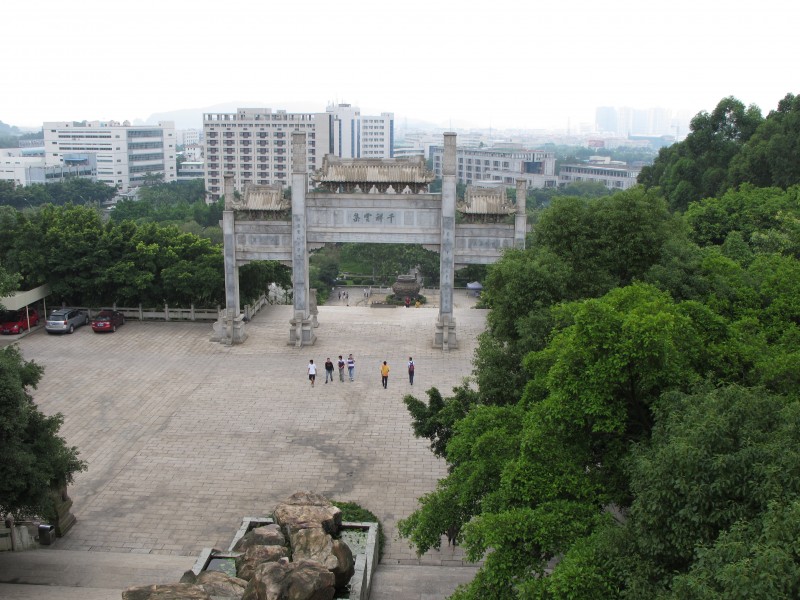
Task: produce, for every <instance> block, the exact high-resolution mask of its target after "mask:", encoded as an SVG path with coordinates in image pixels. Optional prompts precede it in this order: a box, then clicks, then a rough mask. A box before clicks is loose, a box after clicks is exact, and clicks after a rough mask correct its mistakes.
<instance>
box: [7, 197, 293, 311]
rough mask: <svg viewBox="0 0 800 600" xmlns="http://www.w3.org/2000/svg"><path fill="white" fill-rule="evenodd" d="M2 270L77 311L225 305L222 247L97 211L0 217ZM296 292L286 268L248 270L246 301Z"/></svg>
mask: <svg viewBox="0 0 800 600" xmlns="http://www.w3.org/2000/svg"><path fill="white" fill-rule="evenodd" d="M0 225H2V227H0V263H1V264H2V265H4V266H5V268H6V269H7V270H8V271H9V272H10V273H16V274H19V276H20V278H21V286H22V287H23V289H30V288H33V287H36V286H38V285H42V284H44V283H48V284H50V286H51V290H52V293H53V296H54V299H55V300H56V301H57V302H65V303H67V304H71V305H76V306H94V307H97V306H107V305H111V304H114V303H116V304H117V305H118V306H137V305H138V304H140V303H141V304H143V305H145V306H161V305H163V304H164V303H166V304H169V305H171V306H184V307H188V306H189V305H190V304H194V305H195V306H198V307H216V306H220V305H222V304H224V295H223V294H224V280H223V257H222V248H221V247H220V246H219V245H218V244H214V243H212V242H211V241H210V240H209V239H207V238H203V237H198V236H197V235H194V234H192V233H184V232H183V231H181V230H180V229H179V228H178V227H177V226H176V225H161V224H158V223H153V222H147V221H143V222H142V223H141V224H136V223H134V222H133V221H130V220H124V221H121V222H116V221H114V220H111V221H107V222H103V220H102V218H101V216H100V213H99V212H98V210H97V209H96V208H94V207H89V206H75V205H71V204H68V205H66V206H60V207H59V206H53V205H45V206H43V207H41V208H40V209H38V210H36V211H26V212H17V211H15V210H13V209H9V208H7V209H6V210H2V211H0ZM272 282H276V283H278V284H281V285H288V283H289V276H288V272H287V270H286V269H285V268H284V267H281V266H280V265H277V264H272V263H270V264H269V265H260V266H258V265H254V266H249V267H244V268H242V270H241V272H240V286H241V298H242V302H243V303H244V302H249V301H250V300H252V299H255V298H257V297H258V296H259V295H261V294H263V293H265V292H266V290H267V287H268V285H269V284H270V283H272Z"/></svg>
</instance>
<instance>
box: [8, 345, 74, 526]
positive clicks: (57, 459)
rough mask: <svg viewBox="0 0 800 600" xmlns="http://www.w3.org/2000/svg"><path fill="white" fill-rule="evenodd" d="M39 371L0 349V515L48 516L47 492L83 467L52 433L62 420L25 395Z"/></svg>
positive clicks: (15, 354)
mask: <svg viewBox="0 0 800 600" xmlns="http://www.w3.org/2000/svg"><path fill="white" fill-rule="evenodd" d="M41 376H42V367H40V366H39V365H37V364H35V363H34V362H31V361H27V362H26V361H25V360H23V358H22V355H21V354H20V351H19V349H18V347H17V346H6V347H5V348H3V349H1V350H0V514H5V513H11V514H13V515H15V516H17V517H30V516H32V515H38V516H40V517H44V518H49V517H51V516H53V515H52V499H51V496H50V494H51V491H52V489H53V488H54V487H57V486H60V485H63V484H65V483H69V482H70V481H72V477H73V475H74V474H75V473H77V472H79V471H82V470H83V469H85V468H86V465H85V463H84V462H83V461H81V460H80V459H79V458H78V451H77V450H76V449H75V448H74V447H69V446H67V445H66V443H65V441H64V439H63V438H61V437H60V436H59V435H58V430H59V428H60V427H61V423H62V421H63V418H62V416H61V415H60V414H56V415H53V416H49V417H48V416H46V415H44V414H43V413H42V412H41V411H40V410H39V409H38V408H37V407H36V404H35V403H34V402H33V398H32V397H31V395H30V393H29V389H30V388H35V387H36V385H37V384H38V382H39V380H40V378H41Z"/></svg>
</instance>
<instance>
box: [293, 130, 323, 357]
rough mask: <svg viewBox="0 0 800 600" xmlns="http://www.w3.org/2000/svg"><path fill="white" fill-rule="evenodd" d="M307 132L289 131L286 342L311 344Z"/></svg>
mask: <svg viewBox="0 0 800 600" xmlns="http://www.w3.org/2000/svg"><path fill="white" fill-rule="evenodd" d="M307 190H308V170H307V168H306V134H305V133H302V132H299V131H295V132H294V133H292V293H293V296H294V316H293V317H292V319H291V320H290V321H289V324H290V327H289V345H292V346H296V347H298V348H300V347H302V346H310V345H312V344H314V342H315V341H316V340H317V336H316V335H315V334H314V327H315V325H314V323H313V321H312V319H311V303H310V295H311V294H310V290H309V287H308V239H307V235H306V227H307V223H306V191H307Z"/></svg>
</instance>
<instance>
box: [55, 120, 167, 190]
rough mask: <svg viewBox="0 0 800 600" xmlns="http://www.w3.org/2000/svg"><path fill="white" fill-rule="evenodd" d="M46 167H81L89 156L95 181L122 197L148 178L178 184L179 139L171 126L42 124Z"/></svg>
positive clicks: (84, 123) (161, 123) (113, 123)
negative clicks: (93, 166)
mask: <svg viewBox="0 0 800 600" xmlns="http://www.w3.org/2000/svg"><path fill="white" fill-rule="evenodd" d="M43 127H44V144H45V146H44V148H45V163H46V165H47V166H48V167H55V166H59V165H65V166H69V165H73V164H81V163H83V162H85V161H86V160H87V158H88V156H89V155H93V156H94V159H95V160H96V162H97V181H102V182H103V183H106V184H108V185H110V186H114V187H116V188H117V189H118V190H119V191H120V192H122V193H125V192H127V191H128V190H129V189H130V188H135V187H138V186H140V185H142V183H144V182H145V181H147V180H148V179H149V178H150V177H153V176H159V177H161V179H162V181H164V182H165V183H170V182H172V181H176V180H177V178H178V172H177V168H176V164H175V150H176V146H177V138H176V135H175V125H174V123H172V122H171V121H167V122H160V123H159V124H158V125H141V126H132V125H130V124H129V123H128V122H127V121H125V122H123V123H118V122H117V121H80V122H79V121H60V122H45V123H44V125H43Z"/></svg>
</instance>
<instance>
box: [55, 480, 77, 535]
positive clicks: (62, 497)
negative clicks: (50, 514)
mask: <svg viewBox="0 0 800 600" xmlns="http://www.w3.org/2000/svg"><path fill="white" fill-rule="evenodd" d="M71 509H72V498H70V497H69V496H68V495H67V487H66V486H64V487H63V488H61V489H58V490H53V510H54V511H55V513H56V516H55V522H54V523H53V525H54V526H55V528H56V537H64V535H65V534H66V533H67V532H68V531H69V530H70V529H72V526H73V525H75V515H73V514H72V510H71Z"/></svg>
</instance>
